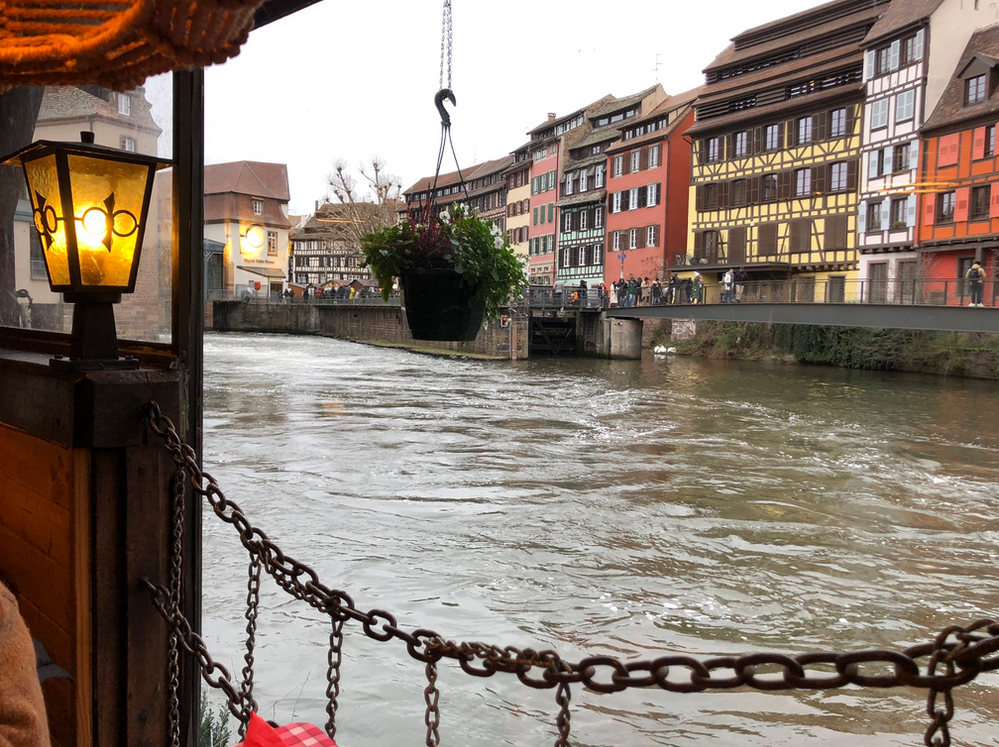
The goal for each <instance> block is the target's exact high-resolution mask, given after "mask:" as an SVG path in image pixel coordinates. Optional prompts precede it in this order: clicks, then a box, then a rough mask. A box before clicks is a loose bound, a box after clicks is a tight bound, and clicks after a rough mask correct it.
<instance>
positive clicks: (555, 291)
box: [552, 278, 565, 306]
mask: <svg viewBox="0 0 999 747" xmlns="http://www.w3.org/2000/svg"><path fill="white" fill-rule="evenodd" d="M564 287H565V282H564V281H563V280H562V278H555V282H554V283H552V300H553V301H554V302H555V305H556V306H561V305H562V289H563V288H564Z"/></svg>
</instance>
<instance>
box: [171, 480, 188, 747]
mask: <svg viewBox="0 0 999 747" xmlns="http://www.w3.org/2000/svg"><path fill="white" fill-rule="evenodd" d="M186 485H187V471H186V469H185V467H184V466H183V465H182V464H177V469H176V470H174V475H173V490H172V501H171V514H172V536H171V543H170V591H169V605H170V609H171V611H172V612H173V614H175V615H177V614H179V613H180V602H181V588H182V585H183V573H184V500H185V487H186ZM179 644H180V641H179V638H178V636H177V633H176V632H175V631H174V630H171V632H170V637H169V639H168V642H167V647H168V655H169V661H170V664H169V678H170V683H169V690H170V692H169V696H170V747H180V645H179Z"/></svg>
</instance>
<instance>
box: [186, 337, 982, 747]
mask: <svg viewBox="0 0 999 747" xmlns="http://www.w3.org/2000/svg"><path fill="white" fill-rule="evenodd" d="M205 352H206V381H205V389H206V391H205V437H204V443H205V456H204V463H205V469H206V470H207V471H208V472H210V473H211V474H212V475H213V476H214V477H215V478H216V479H217V480H218V481H219V483H220V484H221V486H222V489H223V490H224V491H225V494H226V495H227V497H229V498H231V499H233V500H234V501H236V502H237V503H239V504H240V506H241V507H242V508H243V509H244V510H245V511H246V512H247V514H248V515H249V517H250V519H251V521H252V522H253V523H255V524H256V525H258V526H260V527H261V528H263V529H264V530H265V531H267V532H268V534H269V535H270V537H271V538H272V539H273V540H275V541H276V542H277V543H278V544H279V545H281V547H282V548H283V549H284V551H285V552H286V553H287V554H290V555H292V556H293V557H295V558H297V559H299V560H302V561H304V562H306V563H308V564H310V565H312V566H313V567H314V568H316V569H317V570H318V572H319V575H320V578H321V579H322V580H323V581H324V582H325V583H326V584H328V585H330V586H332V587H335V588H340V589H343V590H345V591H347V592H348V593H350V594H351V595H352V597H353V599H354V601H355V603H356V604H357V606H358V607H359V608H361V609H364V610H367V609H372V608H381V609H386V610H389V611H390V612H392V613H394V614H395V615H396V616H397V617H398V619H399V623H400V626H401V627H403V628H405V629H408V630H412V629H415V628H431V629H433V630H436V631H437V632H439V633H441V634H442V635H444V636H445V637H447V638H450V639H453V640H469V641H484V642H487V643H494V644H498V645H500V646H504V645H512V646H517V647H520V648H523V647H534V648H553V649H555V650H556V651H557V652H558V653H559V654H560V655H561V656H562V657H563V658H565V659H567V660H570V661H571V660H578V659H579V658H582V657H583V656H586V655H593V654H610V655H613V656H616V657H618V658H620V659H625V660H627V659H649V658H653V657H655V656H658V655H662V654H666V653H683V654H690V655H694V656H697V657H699V658H708V657H711V656H723V655H741V654H744V653H749V652H756V651H776V652H783V653H788V654H798V653H803V652H806V651H829V650H834V651H847V650H859V649H865V648H885V647H888V648H904V647H906V646H908V645H911V644H914V643H921V642H924V641H928V640H931V639H932V638H933V636H934V633H935V632H937V631H939V630H940V629H942V628H944V627H946V626H947V625H950V624H952V623H957V624H968V623H970V622H972V621H974V620H976V619H979V618H981V617H999V574H997V573H996V560H997V555H999V426H997V424H999V399H997V397H996V395H997V393H999V386H997V385H996V384H995V383H991V382H978V381H967V380H956V379H945V378H936V377H927V376H920V375H911V374H884V373H871V372H857V371H845V370H839V369H826V368H815V367H799V366H784V365H776V364H774V365H770V364H759V363H734V362H716V361H704V360H696V359H687V358H678V357H672V356H671V357H669V358H668V359H667V358H658V357H653V356H651V355H649V356H647V357H646V358H644V359H643V360H641V361H607V360H595V359H567V358H562V359H539V360H530V361H520V362H513V363H510V362H502V363H496V362H484V361H474V360H461V359H450V358H439V357H431V356H426V355H420V354H415V353H411V352H408V351H404V350H396V349H383V348H376V347H370V346H366V345H360V344H352V343H347V342H342V341H338V340H333V339H325V338H311V337H284V336H278V335H212V334H209V335H208V336H207V338H206V342H205ZM204 564H205V585H204V589H205V607H204V616H205V619H204V629H205V632H206V638H207V640H208V643H209V646H210V648H211V650H212V652H213V654H214V655H215V656H216V658H217V659H218V660H220V661H221V662H222V663H224V664H226V665H227V666H230V668H232V669H235V670H237V671H238V670H239V669H240V667H241V666H242V660H241V653H240V646H241V639H242V637H243V632H242V629H243V626H244V625H245V621H244V620H243V617H242V615H243V611H244V610H245V605H244V600H245V595H246V592H245V584H246V581H245V573H246V571H245V565H246V562H245V556H244V554H243V553H242V552H240V549H239V546H238V542H237V540H236V538H235V536H234V533H233V531H232V529H231V527H229V526H228V525H224V524H222V523H221V522H219V521H218V520H216V519H214V518H213V517H212V516H209V515H206V517H205V540H204ZM262 600H263V601H262V604H263V607H264V610H263V612H262V614H261V619H260V623H259V634H258V643H257V656H256V661H257V667H256V678H257V690H256V696H257V701H258V703H259V705H260V711H261V713H262V714H264V715H265V716H266V717H267V718H274V719H276V720H278V721H282V722H286V721H291V720H309V721H312V722H315V723H319V724H322V723H323V722H324V721H325V718H326V716H325V710H324V709H325V700H324V692H325V680H324V677H325V666H326V645H327V638H328V631H329V624H328V622H325V621H324V620H323V619H322V618H321V616H319V615H317V614H316V613H314V612H313V611H311V610H310V608H308V607H307V606H305V605H304V604H303V603H301V602H298V601H296V600H294V599H292V598H290V597H288V596H287V595H285V594H283V593H282V592H279V591H278V590H277V587H276V586H275V585H274V583H273V581H271V580H270V579H265V580H264V583H263V592H262ZM348 630H349V631H350V632H349V633H348V635H347V638H346V642H345V644H344V654H343V655H344V662H343V668H342V680H341V686H342V694H341V696H340V709H339V715H338V719H337V723H338V731H337V741H338V743H339V744H340V745H341V747H376V746H378V747H383V746H385V745H414V746H416V745H421V744H423V743H424V737H425V732H426V729H425V726H424V722H423V716H424V714H423V710H424V701H423V688H424V687H425V685H426V679H425V676H424V672H423V666H422V664H420V663H419V662H416V661H414V660H412V659H410V658H409V657H408V656H407V655H406V652H405V647H404V646H403V645H402V644H400V643H397V642H394V641H393V642H389V643H379V642H376V641H372V640H370V639H368V638H366V637H365V636H364V635H363V633H362V632H361V631H360V629H359V628H358V627H356V626H355V627H353V628H351V627H350V626H348ZM924 661H925V660H924ZM865 671H871V672H872V673H876V672H873V670H865ZM882 671H883V670H882ZM722 674H724V672H722ZM438 684H439V686H440V689H441V706H440V707H441V727H440V734H441V740H442V742H441V743H442V745H445V746H446V745H462V746H469V747H472V746H478V745H482V746H483V747H485V746H486V745H489V746H490V747H495V745H518V746H520V745H551V744H553V743H554V740H555V737H556V729H555V716H556V714H557V707H556V704H555V696H554V691H553V690H543V691H536V690H529V689H527V688H526V687H524V686H523V685H521V684H519V683H518V682H517V681H516V679H515V678H514V677H512V676H511V675H496V676H494V677H492V678H489V679H479V678H472V677H469V676H467V675H465V674H464V673H463V672H461V671H460V669H459V668H458V667H457V666H455V665H453V664H451V663H442V664H441V671H440V678H439V681H438ZM955 700H956V711H957V712H956V716H955V718H954V721H953V722H952V724H951V728H952V734H953V737H954V743H955V744H960V745H984V744H999V726H997V722H999V673H994V674H988V675H983V676H981V677H980V678H979V680H977V681H976V682H975V683H973V684H972V685H970V686H966V687H964V688H961V689H960V690H959V691H958V694H957V696H956V699H955ZM572 705H573V709H572V744H573V745H579V746H580V747H585V746H587V745H645V744H656V745H695V744H696V745H719V746H720V745H733V746H734V745H739V746H743V745H760V746H762V745H795V746H797V745H808V744H816V745H819V744H821V745H844V746H845V745H851V746H853V745H874V746H877V747H883V746H885V745H918V744H922V734H923V731H924V730H925V726H926V716H925V708H926V705H925V698H924V696H923V694H922V691H920V692H916V691H908V690H904V689H898V690H890V691H883V690H870V689H867V690H860V689H857V688H848V689H844V690H838V691H832V692H793V693H760V692H755V691H751V690H739V691H729V692H720V693H717V692H716V693H693V694H674V693H668V692H664V691H662V690H659V689H650V690H629V691H627V692H624V693H617V694H612V695H601V694H597V693H594V692H590V691H585V690H583V689H581V688H579V687H575V688H574V689H573V700H572Z"/></svg>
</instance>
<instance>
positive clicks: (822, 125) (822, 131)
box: [815, 112, 832, 140]
mask: <svg viewBox="0 0 999 747" xmlns="http://www.w3.org/2000/svg"><path fill="white" fill-rule="evenodd" d="M831 119H832V112H826V113H825V114H822V115H820V116H816V117H815V139H816V140H825V139H826V138H827V137H829V130H830V125H831V122H830V120H831Z"/></svg>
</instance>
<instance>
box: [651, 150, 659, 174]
mask: <svg viewBox="0 0 999 747" xmlns="http://www.w3.org/2000/svg"><path fill="white" fill-rule="evenodd" d="M657 166H659V146H658V145H650V146H649V168H650V169H654V168H656V167H657Z"/></svg>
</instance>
